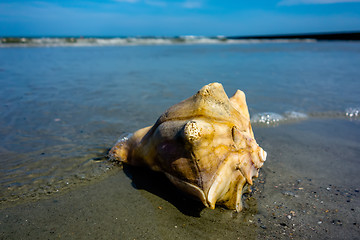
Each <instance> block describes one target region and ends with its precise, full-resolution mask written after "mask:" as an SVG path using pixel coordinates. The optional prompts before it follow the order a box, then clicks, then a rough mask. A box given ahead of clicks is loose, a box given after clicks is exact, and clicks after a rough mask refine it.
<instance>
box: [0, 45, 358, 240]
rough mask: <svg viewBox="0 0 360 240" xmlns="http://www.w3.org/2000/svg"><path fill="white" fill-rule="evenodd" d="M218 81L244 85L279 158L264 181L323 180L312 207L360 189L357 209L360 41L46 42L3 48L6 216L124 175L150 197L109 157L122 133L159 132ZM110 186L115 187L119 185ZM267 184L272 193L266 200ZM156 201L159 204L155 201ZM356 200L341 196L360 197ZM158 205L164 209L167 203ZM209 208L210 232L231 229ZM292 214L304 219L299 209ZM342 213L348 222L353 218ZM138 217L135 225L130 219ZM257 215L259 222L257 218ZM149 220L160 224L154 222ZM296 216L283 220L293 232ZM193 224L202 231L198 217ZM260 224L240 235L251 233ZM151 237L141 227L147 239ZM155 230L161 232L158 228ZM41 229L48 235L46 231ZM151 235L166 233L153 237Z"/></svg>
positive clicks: (0, 187)
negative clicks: (160, 121)
mask: <svg viewBox="0 0 360 240" xmlns="http://www.w3.org/2000/svg"><path fill="white" fill-rule="evenodd" d="M134 41H135V40H134ZM211 82H219V83H222V84H223V86H224V89H225V91H226V92H227V94H228V96H229V97H230V96H232V95H233V94H234V93H235V91H236V90H237V89H240V90H242V91H244V92H245V94H246V97H247V104H248V107H249V111H250V116H251V119H252V120H251V121H252V125H253V128H254V133H255V138H256V139H257V140H258V139H259V140H258V142H259V145H260V146H262V147H263V148H264V149H265V150H267V151H268V153H269V155H268V160H267V161H266V162H265V165H264V167H263V169H261V170H260V177H259V181H260V182H261V181H265V182H266V181H267V182H266V183H268V184H271V182H272V181H275V180H276V179H277V180H279V181H280V179H281V181H285V183H289V182H291V181H294V182H296V181H297V180H299V182H297V184H299V183H300V182H302V183H305V182H306V183H308V182H309V181H308V179H316V176H319V179H318V185H316V184H315V185H316V187H314V186H313V188H312V190H311V192H308V193H306V194H304V195H303V196H302V199H303V200H304V199H307V200H308V201H309V202H311V201H312V200H311V198H314V196H313V195H311V196H310V194H312V192H316V191H317V192H319V191H320V190H314V189H315V188H317V189H319V188H320V189H323V191H324V192H323V196H326V193H327V192H329V191H330V190H326V188H331V189H335V188H336V187H330V186H328V185H329V184H330V185H336V186H337V188H338V189H346V191H345V190H344V191H343V192H351V194H352V195H351V196H353V200H351V201H352V203H353V204H354V206H356V204H357V203H358V202H359V194H358V191H359V190H358V188H359V185H358V184H360V177H359V176H358V174H357V173H358V171H359V166H360V161H359V157H358V156H359V155H358V153H360V144H359V141H360V121H359V120H360V42H357V41H353V42H352V41H309V40H305V41H301V40H299V41H290V40H289V41H286V40H282V41H278V40H274V41H252V40H248V41H246V40H241V41H235V40H234V41H231V42H223V41H218V40H216V42H214V41H205V42H204V41H202V42H201V41H197V42H191V41H190V42H189V41H188V42H186V43H183V42H179V41H176V42H174V41H172V42H165V43H164V42H161V41H158V42H156V43H154V42H151V43H149V42H145V43H144V42H135V43H134V42H131V43H130V44H128V43H126V44H124V43H121V44H119V43H116V44H91V43H90V44H77V45H70V46H69V44H63V43H61V44H56V43H52V44H48V42H46V41H45V43H37V44H33V43H32V44H28V43H27V44H25V45H24V44H22V45H21V44H20V45H19V44H10V45H6V46H4V44H3V45H1V47H0V103H1V104H0V166H1V168H0V173H1V174H0V208H1V209H2V211H13V214H15V212H16V214H20V215H18V217H19V216H23V215H21V213H19V211H20V210H19V209H21V206H25V205H26V204H32V203H33V202H37V203H38V202H39V203H42V202H44V201H49V199H56V198H59V197H61V196H63V195H62V194H65V195H66V194H69V193H70V194H75V193H76V192H79V194H80V192H82V191H84V189H87V188H91V187H94V186H96V184H101V182H103V183H104V182H106V181H110V180H109V179H112V178H114V176H118V177H119V176H121V177H120V178H121V179H123V181H125V182H123V183H121V184H120V183H119V187H118V188H119V189H118V188H117V189H118V191H119V192H122V191H124V192H128V194H130V195H131V194H136V192H137V191H140V190H139V189H137V188H136V187H135V188H133V187H132V186H131V183H130V182H131V180H129V178H128V177H126V175H125V174H124V173H123V171H122V170H121V167H120V166H119V165H117V164H114V163H113V162H110V161H109V160H108V159H107V157H106V154H107V151H108V150H109V148H111V147H112V146H113V145H114V143H115V142H116V141H117V140H118V139H119V138H120V137H121V136H124V135H126V134H128V133H131V132H133V131H135V130H137V129H139V128H142V127H145V126H149V125H152V124H154V123H155V121H156V119H157V118H158V117H159V116H160V114H161V113H163V112H164V111H165V110H166V109H167V108H168V107H170V106H171V105H173V104H175V103H177V102H179V101H181V100H184V99H186V98H188V97H190V96H192V95H193V94H195V93H196V92H197V91H198V90H199V89H200V88H201V87H202V86H204V85H206V84H208V83H211ZM345 133H346V134H345ZM257 136H259V137H257ZM315 140H316V141H315ZM332 151H337V152H336V154H335V153H334V154H335V155H336V156H335V155H334V154H330V153H331V152H332ZM289 152H290V153H291V154H290V153H289ZM310 153H311V154H310ZM316 154H319V155H316ZM285 156H286V157H287V158H286V159H285V158H284V157H285ZM312 156H314V159H315V160H316V159H318V161H319V162H318V164H314V162H313V164H311V161H310V160H311V158H312ZM320 156H321V157H320ZM345 157H346V159H343V158H345ZM279 159H283V160H282V161H280V162H279ZM289 159H292V160H289ZM294 159H296V160H297V161H298V162H294ZM319 159H321V160H319ZM315 160H313V161H315ZM305 163H306V164H305ZM320 163H321V164H320ZM271 164H275V165H271ZM319 166H325V167H319ZM323 168H324V169H323ZM342 168H344V169H343V171H340V170H339V169H342ZM289 169H292V170H294V169H295V170H294V171H296V174H295V173H292V174H290V175H291V176H290V175H289V176H288V178H287V180H286V179H285V180H284V179H283V178H284V176H287V175H286V173H284V172H289V171H288V170H289ZM337 171H340V172H337ZM272 172H282V173H283V174H280V175H278V174H274V176H272V179H273V180H270V179H271V174H272ZM311 176H312V177H311ZM320 176H321V177H320ZM124 179H125V180H124ZM274 179H275V180H274ZM321 179H323V181H321ZM111 181H112V183H111V184H114V180H111ZM115 182H116V181H115ZM256 182H258V180H255V185H256V184H257V183H256ZM275 182H276V181H275ZM124 184H125V186H124ZM274 184H275V183H274ZM263 185H265V187H263V188H261V187H259V190H258V194H260V193H262V194H263V195H261V194H260V195H259V196H260V197H262V196H264V198H265V196H266V197H268V195H266V194H270V193H271V194H273V196H274V197H276V196H278V197H279V196H281V197H279V198H282V197H284V196H283V195H286V196H288V195H291V196H292V194H293V193H292V192H294V190H293V189H292V190H291V191H290V192H291V193H288V194H281V191H280V193H278V194H280V195H276V191H275V190H276V189H277V188H274V187H273V186H272V185H266V184H263ZM275 185H276V186H278V185H277V184H275ZM275 185H274V186H275ZM108 186H109V185H108ZM121 186H123V188H122V189H121ZM259 186H260V185H259ZM266 187H268V188H271V189H272V191H271V192H270V193H267V192H266V189H264V188H266ZM110 188H111V187H109V189H110ZM279 188H280V187H279ZM298 188H304V186H300V187H298ZM309 189H310V187H309ZM125 190H126V191H125ZM285 190H286V189H285ZM89 191H90V190H89ZM94 191H95V190H94ZM274 191H275V192H274ZM286 191H287V190H286ZM286 191H285V192H286ZM341 191H342V190H341ZM90 192H91V191H90ZM282 192H284V191H282ZM339 192H340V190H339ZM84 194H85V193H84ZM94 194H96V193H94ZM144 194H147V197H146V198H147V199H148V198H152V199H153V198H154V197H155V198H156V197H158V198H159V199H158V198H156V199H157V200H156V201H157V203H156V204H163V205H164V204H165V205H166V204H167V203H162V201H165V202H168V201H167V200H166V197H165V198H164V197H161V196H162V195H161V194H156V193H153V192H152V191H147V192H146V193H144ZM149 194H152V195H154V196H150V197H149V196H148V195H149ZM274 194H275V195H274ZM296 194H298V193H296ZM296 194H293V196H295V195H296ZM344 194H345V193H344ZM255 195H256V191H255ZM300 195H301V194H300ZM345 195H346V194H345ZM345 195H342V196H344V198H345V199H350V198H346V196H345ZM315 196H316V194H315ZM123 197H124V198H126V196H123ZM255 197H256V196H255ZM309 197H310V200H309ZM120 198H121V197H120ZM135 198H136V197H135ZM138 198H139V199H142V197H139V196H138ZM139 199H137V202H136V201H135V203H134V204H135V205H136V204H137V206H139V205H142V204H143V203H140V202H141V201H139ZM294 199H295V198H294ZM297 199H298V198H297ZM327 199H330V196H328V197H327ZM261 200H262V198H257V200H256V201H257V204H258V205H261V204H262V203H261ZM303 200H302V202H303ZM54 201H55V200H54ZM107 201H110V200H107ZM113 201H119V199H116V200H115V199H114V200H113ZM144 201H145V202H146V200H144ZM314 201H315V200H314ZM329 201H330V200H329ZM64 202H66V200H64ZM70 202H71V201H70ZM70 202H69V203H70ZM150 202H151V201H150ZM169 202H170V203H172V201H169ZM278 202H279V201H278ZM284 202H285V203H286V202H287V201H285V200H284ZM319 202H320V201H319ZM355 203H356V204H355ZM24 204H25V205H24ZM47 204H50V203H47ZM71 204H74V203H73V202H71ZM75 204H76V203H75ZM129 204H131V203H129ZM146 204H149V202H147V203H146ZM267 204H270V203H267ZM271 204H272V203H271ZM50 205H51V204H50ZM150 205H151V204H150ZM250 205H251V204H250ZM341 205H342V204H340V203H335V205H334V206H333V205H331V206H333V208H334V209H324V211H326V210H329V211H335V208H336V206H338V208H341ZM42 206H45V205H42ZM46 206H47V205H46ZM166 206H168V205H166ZM263 206H265V205H263ZM62 207H64V206H62ZM124 207H125V206H124ZM148 207H150V208H151V206H148ZM153 207H154V209H157V208H158V206H157V205H156V206H153ZM168 207H169V208H173V210H172V212H171V213H173V214H175V215H176V214H180V215H181V214H182V215H184V216H185V215H186V216H185V217H184V219H186V217H187V214H184V211H185V212H186V211H187V210H183V209H182V207H178V206H177V205H176V204H170V206H168ZM162 208H164V207H162ZM257 208H258V207H257ZM278 208H279V207H278ZM299 208H300V207H299ZM305 208H307V206H304V209H305ZM16 209H17V210H16ZM159 209H160V208H159ZM174 209H175V210H174ZM176 209H180V211H176ZM250 209H251V208H250ZM349 209H350V208H349ZM351 209H355V210H349V211H350V212H351V214H352V215H351V216H352V218H351V217H350V218H351V220H349V221H351V222H350V223H349V224H350V225H351V224H352V225H351V226H350V225H349V228H347V232H348V233H347V234H350V235H346V236H348V237H349V238H351V237H352V236H356V235H357V234H359V233H360V231H359V224H360V222H359V210H360V209H359V207H358V206H357V207H352V208H351ZM134 211H136V208H135V210H134ZM139 211H140V210H139ZM154 211H155V210H154ZM162 211H164V210H162ZM209 211H211V210H209ZM209 211H207V210H203V214H205V217H203V220H202V221H205V223H204V222H202V223H201V224H206V223H208V224H209V223H211V224H210V225H211V226H214V227H217V225H216V223H218V224H220V226H222V227H223V226H224V225H221V224H225V223H224V222H222V221H221V220H219V221H218V222H216V221H215V222H214V221H212V219H218V218H219V216H221V214H222V213H221V212H223V211H225V212H226V210H213V212H215V213H216V214H215V215H214V216H212V215H211V213H210V212H209ZM219 211H220V212H219ZM264 211H265V210H264ZM289 211H290V210H289ZM289 211H288V212H289ZM293 211H295V212H297V211H296V210H295V208H294V209H293ZM174 212H176V213H174ZM16 214H15V215H16ZM68 214H71V213H68ZM169 214H170V213H169ZM209 214H210V215H209ZM224 214H225V213H224ZM239 214H241V213H239ZM256 214H257V215H256ZM261 214H262V213H261V211H260V213H259V211H255V212H251V214H250V219H248V218H245V220H244V217H241V220H239V219H238V220H236V221H240V222H243V221H246V222H247V223H249V222H248V220H250V221H254V222H259V221H260V220H257V218H256V216H260V217H259V218H258V219H262V220H261V221H263V222H264V221H270V220H269V219H272V217H273V216H272V215H269V216H267V215H261ZM289 214H290V213H289ZM297 214H298V215H299V214H300V213H297ZM334 214H335V216H336V213H335V212H334ZM339 214H340V213H339ZM342 214H343V215H341V216H345V215H346V214H348V212H344V213H342ZM35 215H36V214H35ZM200 215H201V214H200ZM251 215H252V216H251ZM282 215H284V213H282ZM4 216H5V215H4ZM39 216H40V215H39ZM129 216H130V215H129ZM129 216H128V217H127V219H130V218H131V217H129ZM239 216H240V215H239ZM254 216H255V218H256V219H253V220H251V219H252V218H251V217H254ZM274 216H275V215H274ZM288 216H290V218H289V217H288ZM23 217H24V216H23ZM267 217H268V218H267ZM283 217H284V218H285V220H286V221H288V220H289V221H290V219H291V218H292V219H294V218H296V217H295V216H293V214H290V215H287V214H285V215H284V216H283ZM232 218H234V216H232ZM238 218H239V217H238ZM340 218H341V217H340ZM174 219H175V217H174ZM220 219H223V218H222V217H220ZM278 219H279V218H278ZM324 219H325V218H324ZM324 219H318V218H317V219H316V220H314V224H315V228H316V229H318V228H319V226H320V224H318V222H320V221H321V222H325V221H326V220H324ZM136 220H137V222H138V221H140V223H138V224H139V226H143V227H144V229H145V222H144V223H141V218H140V219H138V217H136ZM148 220H149V221H148V222H152V220H153V219H151V218H150V219H148ZM223 220H224V221H225V217H224V219H223ZM285 220H281V221H280V220H279V221H280V222H278V224H280V225H279V226H280V228H282V229H283V228H285V227H284V225H282V224H283V223H284V221H285ZM337 220H338V219H336V218H334V219H330V220H329V224H328V226H329V228H331V227H332V226H333V225H334V226H335V227H338V226H339V225H340V224H339V223H338V222H335V223H334V222H332V221H337ZM34 221H35V220H34ZM44 221H45V220H44ZM130 221H131V220H130ZM134 221H135V219H133V220H132V221H131V222H134ZM144 221H145V220H144ZM156 221H157V222H158V223H159V224H162V223H164V222H163V221H165V222H166V221H168V219H167V220H166V218H165V217H162V218H161V219H160V220H159V219H157V220H156ZM174 221H175V220H174ZM184 221H187V220H184ZM194 221H195V220H194ZM261 221H260V222H261ZM272 221H275V222H276V221H278V220H272ZM342 221H345V220H342ZM2 222H3V223H5V225H4V224H2V225H3V226H8V228H7V229H11V227H9V226H10V225H6V223H10V222H7V220H5V219H2ZM45 222H46V221H45ZM148 222H146V223H148ZM251 223H253V222H251ZM192 224H193V226H199V225H200V223H197V222H196V221H195V222H193V223H192ZM197 224H198V225H197ZM284 224H285V225H286V226H287V229H286V231H285V230H284V232H286V234H290V232H289V231H290V229H295V228H296V227H295V225H294V226H292V225H291V224H289V223H287V222H286V223H284ZM304 224H305V223H304ZM323 225H324V224H322V225H321V226H323ZM341 225H343V224H341ZM344 225H345V223H344ZM176 226H178V225H176ZM249 226H250V225H246V226H244V228H243V230H244V231H242V230H241V231H240V230H239V231H240V232H237V233H236V232H234V234H235V235H236V234H240V233H243V232H246V231H248V230H249V229H248V228H249ZM251 226H253V225H251ZM251 226H250V228H251V231H252V232H255V233H254V234H255V235H254V236H266V234H265V233H256V232H257V231H262V230H264V229H265V228H264V227H262V226H263V225H262V223H259V224H258V226H257V227H256V228H252V227H251ZM118 227H119V226H118ZM179 227H180V225H179ZM230 228H231V227H230ZM266 228H267V230H268V231H271V232H272V233H273V234H274V236H275V237H274V238H277V237H280V236H282V235H281V234H282V232H281V231H280V230H279V231H278V230H276V227H273V228H271V227H270V223H269V224H268V225H267V227H266ZM144 229H142V230H139V231H140V232H141V231H142V232H141V233H142V234H144V231H145V230H144ZM194 229H195V228H194ZM194 229H192V230H193V231H195V230H194ZM234 229H235V228H233V230H234ZM246 229H247V230H246ZM254 229H255V230H254ZM259 229H260V230H259ZM304 229H305V228H304ZM306 229H307V228H306ZM349 229H350V230H349ZM245 230H246V231H245ZM29 231H30V230H29ZM84 231H85V230H84ZM122 231H123V233H124V235H121V234H120V235H121V236H124V237H126V238H127V237H129V238H130V237H135V236H137V235H136V234H135V233H136V231H135V232H134V231H129V230H126V229H122ZM146 231H148V232H149V231H150V232H151V230H149V229H147V230H146ZM146 231H145V232H146ZM164 231H165V230H164ZM234 231H235V230H234ZM301 231H302V232H301ZM301 231H300V232H301V233H302V234H304V232H305V236H322V235H321V234H323V233H324V232H323V231H320V230H318V232H317V233H316V231H315V232H314V233H313V235H311V234H310V233H309V232H312V230H309V229H307V230H301ZM336 231H337V230H336V229H334V230H329V231H327V232H326V233H329V232H336ZM30 232H31V231H30ZM64 232H66V231H65V230H64ZM195 232H196V231H195ZM32 233H33V234H34V235H35V233H36V234H38V232H36V231H35V232H32ZM196 233H197V234H200V233H199V232H196ZM220 233H221V231H220ZM220 233H219V234H220ZM2 234H3V235H2V236H3V237H5V238H6V236H10V235H6V234H8V233H7V232H6V231H5V230H4V231H3V233H2ZM179 234H180V233H179ZM181 234H185V235H181ZM181 234H180V235H176V236H178V237H179V238H180V237H181V236H182V237H185V239H186V236H187V235H186V234H188V232H187V231H185V230H184V231H183V232H182V233H181ZM213 234H215V233H213ZM228 234H229V233H228ZM259 234H260V235H259ZM261 234H265V235H261ZM306 234H308V235H306ZM309 234H310V235H309ZM314 234H315V235H314ZM316 234H318V235H316ZM351 234H352V235H351ZM120 235H119V236H120ZM150 235H151V236H152V237H154V238H156V236H157V235H156V234H155V233H154V232H151V234H150ZM150 235H149V236H150ZM235 235H230V236H235ZM240 235H241V234H240ZM63 236H64V234H63ZM197 236H201V234H200V235H197ZM215 236H216V234H215ZM236 236H237V235H236ZM289 236H290V235H289ZM293 236H296V235H293ZM324 236H326V235H324ZM334 236H336V235H334ZM215 238H216V237H215ZM204 239H205V238H204ZM207 239H209V238H207Z"/></svg>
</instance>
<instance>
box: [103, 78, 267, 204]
mask: <svg viewBox="0 0 360 240" xmlns="http://www.w3.org/2000/svg"><path fill="white" fill-rule="evenodd" d="M266 155H267V154H266V152H265V151H264V150H263V149H262V148H261V147H259V145H258V144H257V143H256V141H255V139H254V133H253V131H252V129H251V124H250V116H249V111H248V108H247V105H246V100H245V94H244V93H243V92H242V91H240V90H238V91H237V92H236V93H235V95H234V96H233V97H231V98H230V99H229V98H228V97H227V95H226V93H225V91H224V89H223V87H222V85H221V84H219V83H211V84H209V85H206V86H204V87H203V88H202V89H200V90H199V91H198V92H197V93H196V94H195V95H194V96H192V97H190V98H188V99H186V100H184V101H182V102H180V103H178V104H176V105H174V106H172V107H170V108H169V109H168V110H167V111H166V112H165V113H163V114H162V115H161V116H160V117H159V119H158V120H157V122H156V123H155V124H154V125H153V126H150V127H146V128H142V129H140V130H138V131H136V132H135V133H134V134H133V135H132V137H130V138H129V139H128V140H126V141H120V142H118V143H117V144H116V145H115V146H114V147H113V148H112V149H111V150H110V152H109V156H110V157H111V158H112V159H115V160H118V161H121V162H124V163H127V164H130V165H134V166H146V167H149V168H150V169H152V170H154V171H160V172H163V173H164V174H165V175H166V176H167V177H168V178H169V180H170V181H171V182H172V183H173V184H175V186H177V187H178V188H179V189H181V190H182V191H184V192H186V193H188V194H191V195H193V196H195V197H196V198H198V199H199V200H200V201H202V202H203V204H204V205H205V206H206V207H209V208H212V209H213V208H215V204H219V205H223V206H225V207H227V208H229V209H235V210H236V211H241V210H242V201H241V197H242V190H243V187H244V185H245V184H250V185H251V184H252V178H253V177H257V176H258V171H259V168H261V166H262V165H263V162H264V161H265V160H266Z"/></svg>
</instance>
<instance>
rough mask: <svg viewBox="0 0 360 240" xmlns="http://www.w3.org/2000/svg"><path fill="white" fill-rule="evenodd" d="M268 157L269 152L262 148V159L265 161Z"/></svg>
mask: <svg viewBox="0 0 360 240" xmlns="http://www.w3.org/2000/svg"><path fill="white" fill-rule="evenodd" d="M266 157H267V152H266V151H264V149H261V150H260V158H261V160H262V161H263V162H265V161H266Z"/></svg>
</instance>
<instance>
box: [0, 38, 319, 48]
mask: <svg viewBox="0 0 360 240" xmlns="http://www.w3.org/2000/svg"><path fill="white" fill-rule="evenodd" d="M314 41H316V40H314V39H229V38H226V37H224V36H217V37H202V36H179V37H114V38H97V37H86V38H84V37H43V38H26V37H19V38H14V37H3V38H0V47H62V46H64V47H70V46H71V47H86V46H136V45H172V44H241V43H245V44H249V43H266V42H271V43H286V42H314Z"/></svg>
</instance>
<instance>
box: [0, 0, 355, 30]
mask: <svg viewBox="0 0 360 240" xmlns="http://www.w3.org/2000/svg"><path fill="white" fill-rule="evenodd" d="M333 31H360V0H243V1H241V0H237V1H232V0H229V1H227V0H174V1H165V0H103V1H100V0H98V1H90V0H77V1H70V0H63V1H57V0H38V1H31V0H11V1H5V0H0V36H178V35H203V36H216V35H226V36H234V35H236V36H239V35H240V36H248V35H267V34H290V33H309V32H333Z"/></svg>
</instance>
